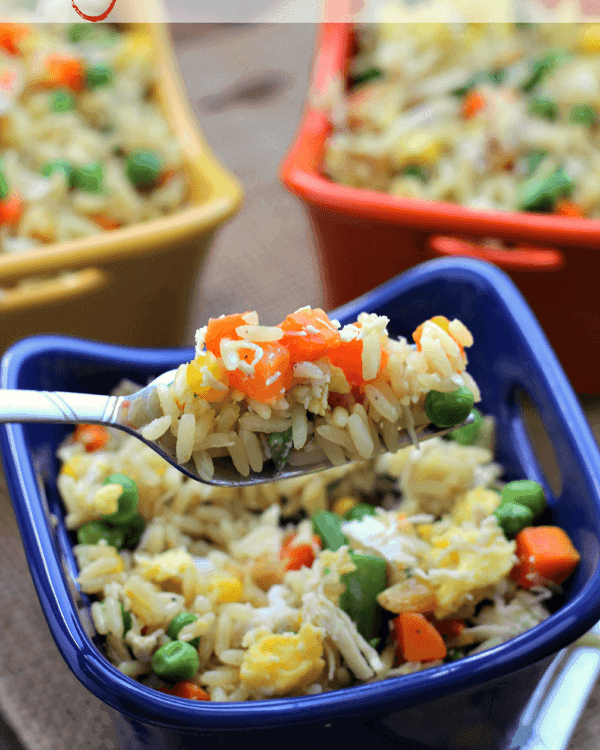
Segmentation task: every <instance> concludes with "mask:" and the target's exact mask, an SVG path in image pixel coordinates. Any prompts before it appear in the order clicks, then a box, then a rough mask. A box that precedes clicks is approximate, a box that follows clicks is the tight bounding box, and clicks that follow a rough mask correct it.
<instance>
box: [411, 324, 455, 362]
mask: <svg viewBox="0 0 600 750" xmlns="http://www.w3.org/2000/svg"><path fill="white" fill-rule="evenodd" d="M430 321H431V322H432V323H435V324H436V325H438V326H439V327H440V328H441V329H442V330H444V331H446V333H447V334H448V336H450V338H451V339H452V340H453V341H454V342H455V343H456V344H457V345H458V348H459V349H460V353H461V355H462V356H463V357H464V356H465V349H464V347H463V345H462V344H461V343H460V342H458V341H457V340H456V339H455V338H454V336H453V335H452V334H451V333H450V321H449V320H448V318H446V317H445V316H444V315H434V317H433V318H430ZM424 325H425V323H421V325H420V326H418V327H417V328H416V329H415V331H414V332H413V335H412V337H413V341H414V342H415V344H416V345H417V351H418V352H420V351H422V347H421V336H422V335H423V327H424Z"/></svg>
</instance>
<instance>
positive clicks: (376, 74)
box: [350, 67, 383, 86]
mask: <svg viewBox="0 0 600 750" xmlns="http://www.w3.org/2000/svg"><path fill="white" fill-rule="evenodd" d="M382 77H383V71H382V70H381V69H380V68H375V67H373V68H367V69H366V70H363V71H362V73H355V74H354V75H352V76H351V79H350V83H351V85H352V86H362V85H363V84H364V83H369V81H375V80H376V79H377V78H382Z"/></svg>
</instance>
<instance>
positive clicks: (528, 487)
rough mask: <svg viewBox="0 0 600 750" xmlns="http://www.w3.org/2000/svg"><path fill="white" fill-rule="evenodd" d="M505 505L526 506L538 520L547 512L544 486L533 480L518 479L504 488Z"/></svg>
mask: <svg viewBox="0 0 600 750" xmlns="http://www.w3.org/2000/svg"><path fill="white" fill-rule="evenodd" d="M504 503H518V504H519V505H524V506H525V507H526V508H529V510H531V512H532V513H533V516H534V518H537V517H538V516H540V515H541V514H542V513H543V512H544V511H545V510H546V495H545V494H544V488H543V487H542V485H541V484H538V482H534V481H533V479H517V480H515V481H514V482H508V484H505V485H504V487H503V488H502V505H504Z"/></svg>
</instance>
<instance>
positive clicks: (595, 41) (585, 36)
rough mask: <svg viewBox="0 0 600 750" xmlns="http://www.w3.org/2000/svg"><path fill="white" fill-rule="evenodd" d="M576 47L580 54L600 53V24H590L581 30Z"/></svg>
mask: <svg viewBox="0 0 600 750" xmlns="http://www.w3.org/2000/svg"><path fill="white" fill-rule="evenodd" d="M577 47H578V48H579V50H580V51H581V52H589V53H591V54H593V53H596V52H600V24H597V23H592V24H589V25H586V26H584V27H583V29H582V30H581V36H580V37H579V42H578V44H577Z"/></svg>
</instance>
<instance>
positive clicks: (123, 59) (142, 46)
mask: <svg viewBox="0 0 600 750" xmlns="http://www.w3.org/2000/svg"><path fill="white" fill-rule="evenodd" d="M153 54H154V53H153V50H152V41H151V40H150V37H149V35H148V34H146V33H145V32H143V31H135V32H133V33H130V34H127V36H126V37H125V39H124V40H123V44H122V46H121V49H120V51H119V53H118V54H117V55H116V56H115V61H114V62H115V66H116V67H117V68H122V67H125V65H127V63H128V62H129V61H130V60H131V58H134V57H137V58H142V59H145V60H152V59H153Z"/></svg>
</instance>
